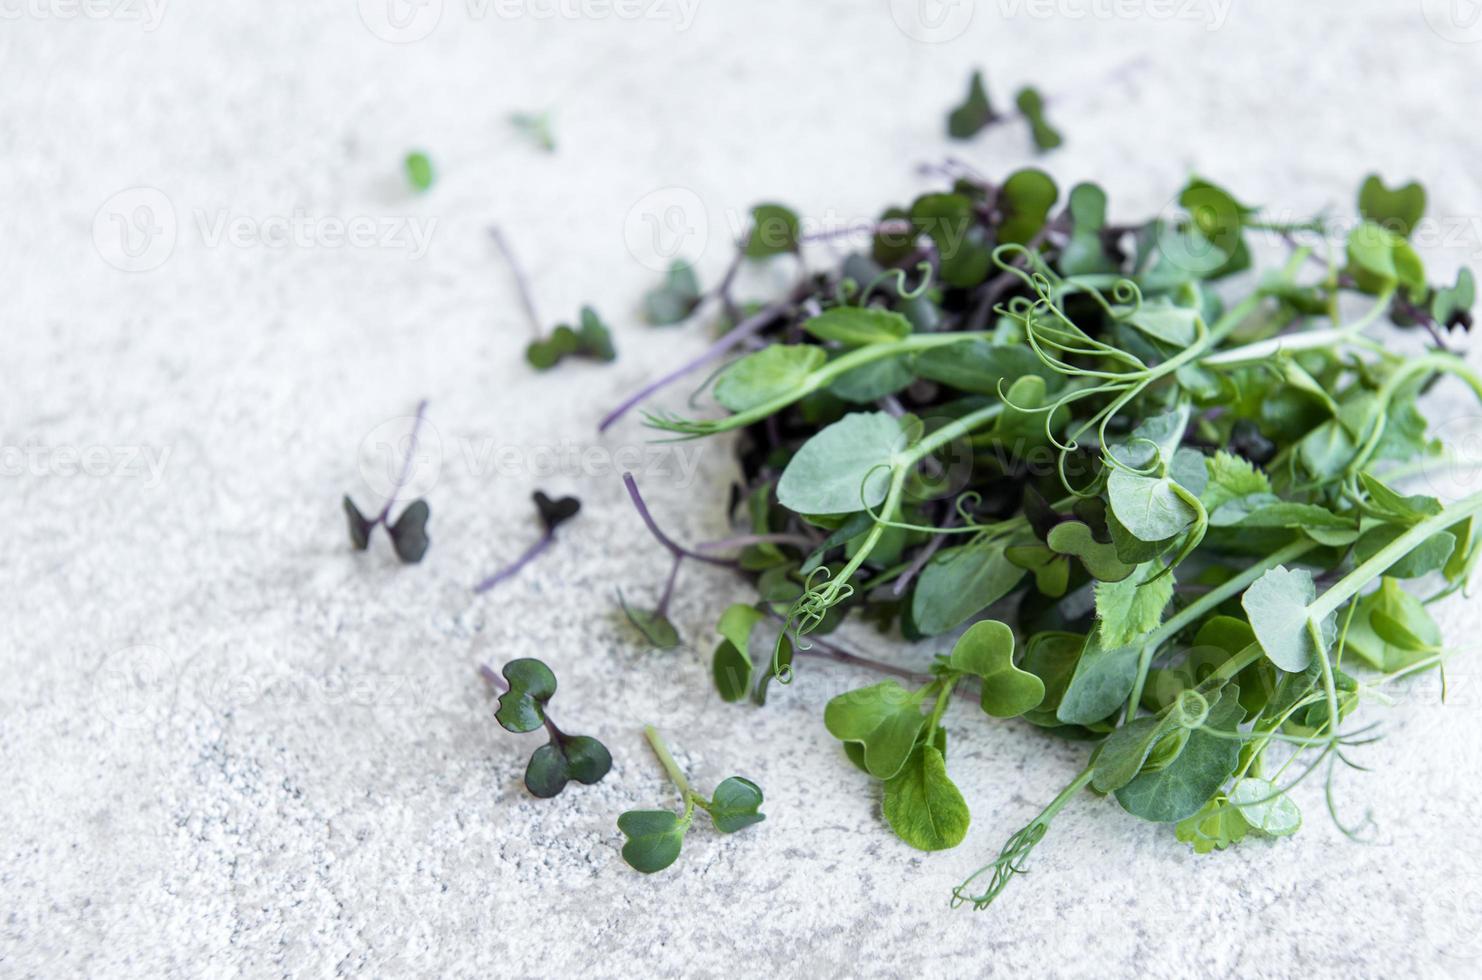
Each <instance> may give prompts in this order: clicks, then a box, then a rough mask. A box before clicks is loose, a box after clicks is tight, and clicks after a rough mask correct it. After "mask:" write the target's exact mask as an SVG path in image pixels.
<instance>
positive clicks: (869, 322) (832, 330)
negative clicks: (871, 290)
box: [803, 306, 911, 347]
mask: <svg viewBox="0 0 1482 980" xmlns="http://www.w3.org/2000/svg"><path fill="white" fill-rule="evenodd" d="M803 329H804V330H806V331H807V332H808V333H810V334H812V335H813V336H815V337H817V338H818V339H819V340H833V341H837V342H838V343H841V344H844V345H846V346H849V347H863V346H865V345H866V344H888V343H891V342H892V341H896V340H901V339H903V338H904V337H906V336H907V335H908V334H910V332H911V321H910V320H907V319H906V318H905V317H903V316H901V315H900V314H899V313H896V312H894V311H893V310H882V309H878V308H876V307H858V306H835V307H833V308H832V309H828V310H824V311H823V312H822V313H820V314H818V316H815V317H812V318H810V319H809V320H807V321H805V322H804V323H803Z"/></svg>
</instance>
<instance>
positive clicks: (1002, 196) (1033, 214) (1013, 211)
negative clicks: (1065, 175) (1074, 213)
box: [998, 169, 1060, 245]
mask: <svg viewBox="0 0 1482 980" xmlns="http://www.w3.org/2000/svg"><path fill="white" fill-rule="evenodd" d="M1059 195H1060V190H1059V188H1057V187H1056V186H1055V181H1054V179H1053V178H1051V177H1050V175H1049V174H1047V173H1045V172H1044V171H1043V170H1035V169H1025V170H1016V171H1014V172H1013V173H1012V174H1010V175H1009V176H1008V178H1007V179H1006V180H1005V181H1004V182H1003V186H1002V187H1001V188H999V206H1000V207H1001V208H1002V209H1003V212H1004V218H1003V221H1002V222H1001V223H1000V224H999V226H998V240H999V241H1000V242H1017V243H1019V244H1021V245H1025V244H1028V243H1029V241H1030V240H1031V239H1032V238H1034V236H1035V235H1038V234H1039V232H1040V229H1041V228H1043V227H1044V226H1045V222H1046V221H1047V220H1048V219H1049V217H1050V209H1051V208H1053V207H1054V206H1055V199H1056V198H1057V197H1059Z"/></svg>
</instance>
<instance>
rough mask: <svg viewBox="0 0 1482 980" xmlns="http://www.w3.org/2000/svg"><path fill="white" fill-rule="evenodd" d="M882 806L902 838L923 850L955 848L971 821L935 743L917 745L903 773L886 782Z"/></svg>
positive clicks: (887, 817)
mask: <svg viewBox="0 0 1482 980" xmlns="http://www.w3.org/2000/svg"><path fill="white" fill-rule="evenodd" d="M881 809H882V810H883V811H884V814H885V819H886V820H887V821H888V822H889V823H890V827H891V829H892V830H894V831H895V832H896V834H897V835H898V836H899V837H900V839H901V840H903V841H905V842H906V843H907V844H910V845H911V846H912V847H915V848H919V849H920V850H923V851H942V850H946V849H947V848H949V847H956V846H957V845H958V844H960V843H962V839H963V838H964V837H966V836H967V828H968V824H969V823H970V822H971V821H972V814H971V813H969V811H968V808H967V801H966V800H964V799H963V798H962V793H961V791H959V790H958V788H957V786H956V784H954V783H953V782H952V780H951V779H950V778H948V776H947V762H946V759H944V758H943V756H942V753H941V751H940V750H939V749H937V747H936V746H935V745H918V746H916V748H915V749H914V750H913V751H912V752H911V755H910V758H909V759H908V760H907V761H906V762H905V764H904V765H903V766H902V768H901V770H900V772H899V773H897V774H896V775H895V776H894V777H893V778H891V779H889V780H887V781H886V783H885V800H884V803H883V805H882V807H881Z"/></svg>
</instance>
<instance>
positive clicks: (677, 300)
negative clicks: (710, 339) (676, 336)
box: [643, 259, 700, 327]
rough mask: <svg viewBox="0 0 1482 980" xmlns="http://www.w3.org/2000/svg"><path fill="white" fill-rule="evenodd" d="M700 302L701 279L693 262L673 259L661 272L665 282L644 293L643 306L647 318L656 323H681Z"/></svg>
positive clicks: (662, 324) (664, 324) (667, 324)
mask: <svg viewBox="0 0 1482 980" xmlns="http://www.w3.org/2000/svg"><path fill="white" fill-rule="evenodd" d="M699 305H700V281H699V279H697V278H695V269H694V266H692V265H690V264H689V263H688V262H686V261H684V260H683V259H675V260H674V264H673V265H671V266H669V271H668V272H667V273H665V274H664V284H663V285H662V286H659V287H658V288H656V289H651V290H649V291H648V292H647V293H645V294H644V295H643V309H644V312H645V314H646V315H647V317H648V322H649V323H652V324H654V325H655V326H661V327H662V326H669V325H670V324H674V323H682V322H684V321H685V320H687V319H689V317H690V314H692V313H694V312H695V307H697V306H699Z"/></svg>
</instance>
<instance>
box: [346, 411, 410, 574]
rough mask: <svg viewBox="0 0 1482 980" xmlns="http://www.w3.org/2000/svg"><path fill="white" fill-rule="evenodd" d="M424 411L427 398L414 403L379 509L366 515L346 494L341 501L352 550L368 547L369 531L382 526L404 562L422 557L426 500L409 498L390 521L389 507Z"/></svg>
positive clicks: (404, 475) (400, 484)
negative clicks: (409, 428)
mask: <svg viewBox="0 0 1482 980" xmlns="http://www.w3.org/2000/svg"><path fill="white" fill-rule="evenodd" d="M426 414H427V400H426V399H425V398H424V399H423V400H422V401H421V402H419V403H418V405H417V415H416V418H415V419H414V420H413V422H412V431H411V433H410V434H409V435H408V436H407V450H406V454H405V455H404V456H403V458H402V464H401V469H400V471H399V472H398V474H397V477H396V482H395V483H394V484H393V485H392V488H391V493H390V494H388V495H387V498H386V505H385V506H384V507H382V508H381V510H380V512H379V513H377V514H376V516H375V517H366V516H365V515H364V514H362V513H361V512H360V509H359V508H358V507H356V506H355V502H354V501H352V500H351V499H350V497H349V495H348V494H346V495H345V498H344V499H343V501H342V502H341V503H342V506H343V507H344V510H345V519H346V521H347V522H348V524H349V527H350V545H351V546H352V547H353V548H354V549H355V550H356V551H364V550H366V548H368V547H370V539H371V534H372V533H373V532H374V531H375V529H376V528H377V527H384V528H385V529H386V534H387V536H388V537H390V538H391V546H392V548H394V549H395V551H396V557H398V558H400V559H401V560H402V561H403V562H405V563H406V564H409V565H414V564H416V563H417V562H419V561H421V560H422V556H423V555H425V554H427V545H428V544H429V539H428V537H427V519H428V518H429V517H431V516H432V508H430V507H429V506H428V505H427V501H425V500H422V499H420V498H419V499H417V500H413V501H412V502H411V503H409V504H407V505H406V507H404V508H402V511H401V513H400V514H399V515H398V516H397V518H396V520H395V521H394V522H391V521H390V518H391V508H392V507H394V506H395V505H396V500H397V495H398V494H399V493H400V492H401V489H402V487H404V486H406V484H407V480H408V479H410V478H411V474H412V466H413V464H414V463H415V462H416V458H417V434H418V433H419V432H420V431H421V429H422V420H423V418H424V417H425V416H426ZM388 522H389V523H388Z"/></svg>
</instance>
